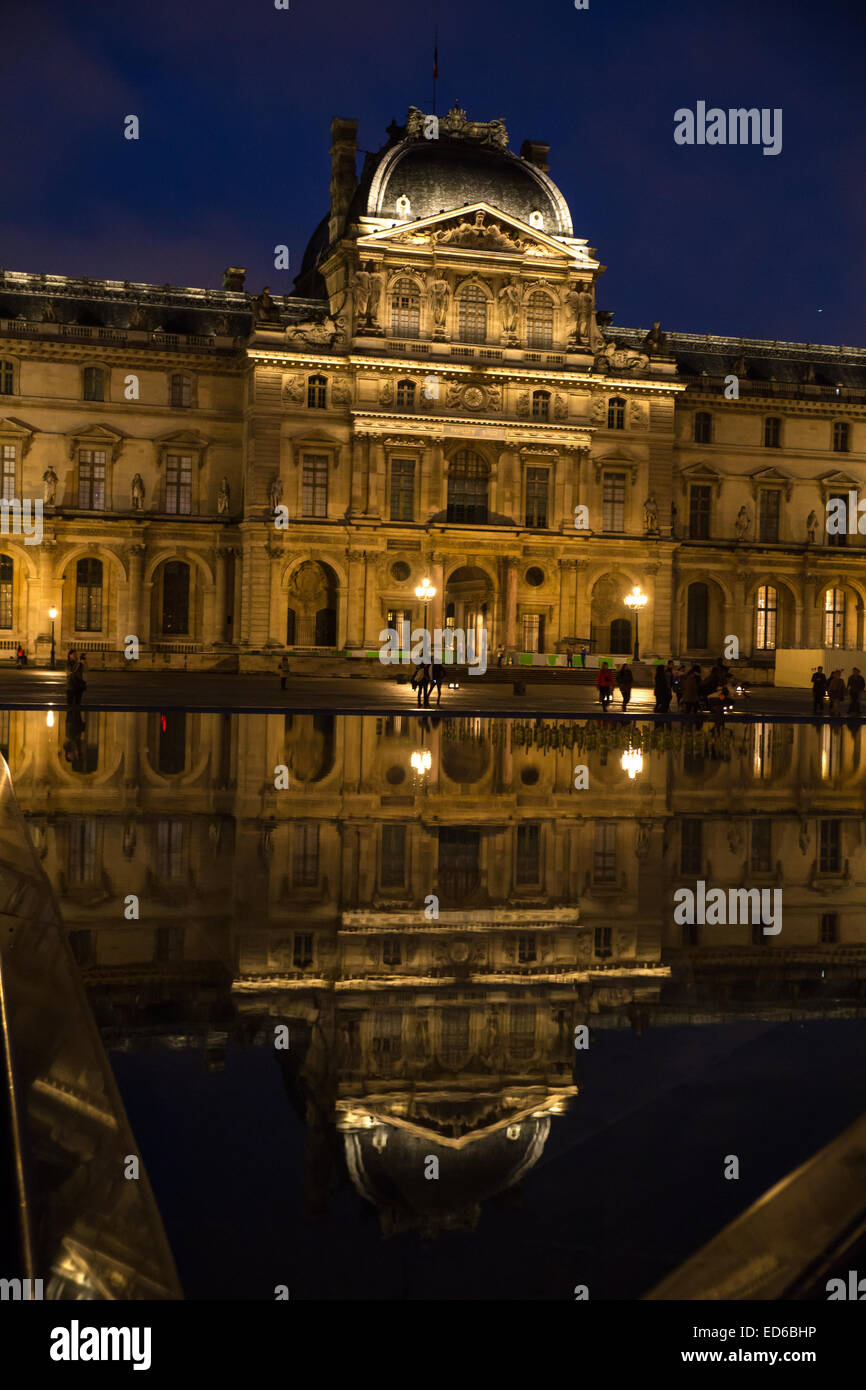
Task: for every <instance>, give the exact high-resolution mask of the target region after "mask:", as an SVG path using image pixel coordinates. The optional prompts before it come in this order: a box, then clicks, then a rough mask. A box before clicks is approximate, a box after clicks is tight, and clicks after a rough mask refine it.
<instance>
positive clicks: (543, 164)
mask: <svg viewBox="0 0 866 1390" xmlns="http://www.w3.org/2000/svg"><path fill="white" fill-rule="evenodd" d="M549 154H550V146H549V145H545V144H542V142H541V141H540V140H524V142H523V144H522V145H521V146H520V158H521V159H525V160H526V162H527V164H534V165H535V167H536V169H540V170H541V172H542V174H546V173H547V171H548V169H549V168H550V165H549V164H548V162H547V156H548V155H549Z"/></svg>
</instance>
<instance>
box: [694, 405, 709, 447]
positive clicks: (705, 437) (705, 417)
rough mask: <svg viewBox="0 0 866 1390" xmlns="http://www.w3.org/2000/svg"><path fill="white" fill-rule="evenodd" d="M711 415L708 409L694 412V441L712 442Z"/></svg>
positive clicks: (699, 442)
mask: <svg viewBox="0 0 866 1390" xmlns="http://www.w3.org/2000/svg"><path fill="white" fill-rule="evenodd" d="M712 442H713V417H712V415H711V414H710V412H709V411H708V410H698V411H696V412H695V443H696V444H712Z"/></svg>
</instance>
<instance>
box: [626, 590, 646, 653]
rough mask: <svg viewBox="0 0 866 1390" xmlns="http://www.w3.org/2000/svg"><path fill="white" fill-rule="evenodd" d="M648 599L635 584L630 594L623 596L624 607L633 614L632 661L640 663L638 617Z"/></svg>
mask: <svg viewBox="0 0 866 1390" xmlns="http://www.w3.org/2000/svg"><path fill="white" fill-rule="evenodd" d="M648 603H649V599H648V598H647V595H646V594H642V593H641V590H640V585H639V584H635V586H634V588H633V589H632V591H631V593H630V594H626V596H625V606H626V608H630V609H631V610H632V612H633V613H634V659H635V661H640V645H639V643H638V616H639V614H640V611H641V609H642V608H646V606H647V604H648Z"/></svg>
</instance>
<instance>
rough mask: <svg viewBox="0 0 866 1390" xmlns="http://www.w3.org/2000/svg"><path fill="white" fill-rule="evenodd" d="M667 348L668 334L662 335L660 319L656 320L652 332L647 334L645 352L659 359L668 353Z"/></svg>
mask: <svg viewBox="0 0 866 1390" xmlns="http://www.w3.org/2000/svg"><path fill="white" fill-rule="evenodd" d="M667 346H668V340H667V334H665V333H662V331H661V329H660V328H659V321H658V319H654V320H653V326H652V329H651V331H650V332H649V333H647V335H646V337H645V338H644V340H643V343H642V347H643V350H644V352H646V353H648V354H649V356H650V357H659V356H660V355H661V354H662V353H663V352H666V351H667Z"/></svg>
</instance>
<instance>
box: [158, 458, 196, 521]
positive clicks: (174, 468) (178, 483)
mask: <svg viewBox="0 0 866 1390" xmlns="http://www.w3.org/2000/svg"><path fill="white" fill-rule="evenodd" d="M165 510H166V511H167V512H171V513H172V514H173V515H176V516H189V514H190V512H191V511H192V459H191V457H190V456H189V455H188V454H167V455H166V460H165Z"/></svg>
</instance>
